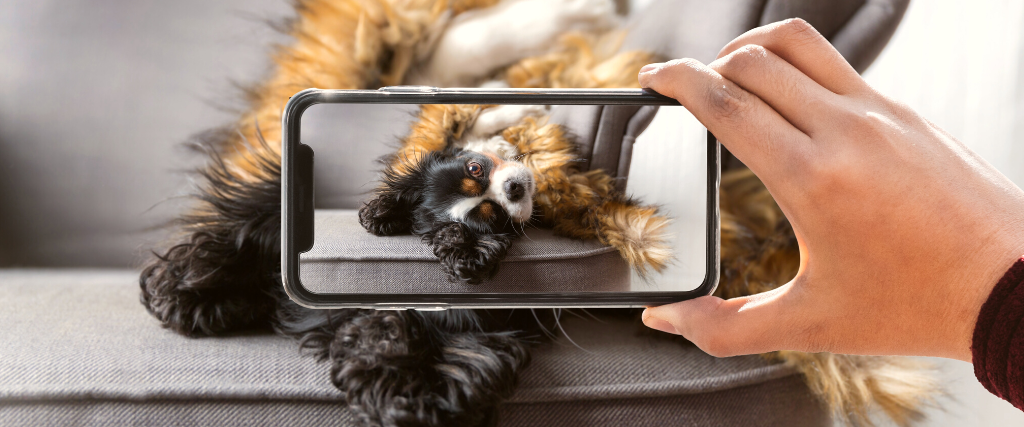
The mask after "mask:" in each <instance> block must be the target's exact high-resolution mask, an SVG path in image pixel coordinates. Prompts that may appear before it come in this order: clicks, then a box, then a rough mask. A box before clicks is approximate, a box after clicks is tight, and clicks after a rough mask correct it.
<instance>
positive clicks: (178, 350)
mask: <svg viewBox="0 0 1024 427" xmlns="http://www.w3.org/2000/svg"><path fill="white" fill-rule="evenodd" d="M650 7H652V8H660V9H655V10H654V13H647V14H644V15H642V17H641V18H639V19H637V20H635V21H634V22H633V24H632V25H633V26H634V27H633V28H634V29H636V31H634V32H633V33H632V35H631V36H630V38H629V39H628V40H627V47H644V48H647V49H655V50H657V51H658V52H659V53H661V54H663V55H665V56H673V57H677V56H691V57H695V58H697V59H699V60H702V61H705V62H707V61H710V60H712V59H713V58H714V55H715V54H716V53H717V51H718V49H719V48H720V47H721V46H722V45H724V44H725V43H726V42H727V41H729V40H730V39H732V38H733V37H735V36H736V35H738V34H740V33H742V32H743V31H745V30H746V29H749V28H752V27H755V26H757V25H759V24H763V23H767V22H772V21H776V20H780V19H783V18H787V17H792V16H801V17H804V18H805V19H807V20H808V21H810V22H811V23H812V24H814V25H815V26H816V27H818V28H819V29H820V30H821V31H822V32H823V33H824V34H825V35H826V36H828V37H830V39H831V40H833V42H834V44H836V46H837V47H839V48H840V50H841V51H842V52H843V53H844V55H846V56H847V58H848V59H850V60H851V62H852V63H853V64H854V65H855V66H856V67H857V68H858V69H860V70H863V69H864V68H865V67H867V65H868V64H870V62H871V61H872V60H873V59H874V57H875V56H876V55H877V54H878V52H879V51H880V49H881V48H882V46H884V44H885V42H886V41H887V40H888V38H889V36H890V35H891V34H892V31H893V30H894V29H895V26H896V23H898V21H899V18H900V17H901V15H902V12H903V10H904V9H905V7H906V1H905V0H868V1H864V0H843V1H838V0H837V1H831V2H817V1H813V0H807V1H798V0H790V1H782V0H769V1H764V0H730V1H716V2H704V1H696V0H695V1H678V2H656V3H654V4H653V5H651V6H650ZM287 13H288V12H287V4H286V2H280V1H277V0H267V1H258V2H256V1H230V2H228V1H222V2H201V1H191V0H190V1H178V2H173V3H172V2H155V1H136V2H123V3H119V4H117V5H116V6H113V5H105V6H97V5H96V3H94V2H83V1H65V2H61V3H59V4H55V3H50V2H34V1H29V0H13V1H7V2H3V3H0V59H2V60H3V61H4V63H5V66H4V68H2V69H0V266H2V267H3V269H0V324H3V325H4V327H3V328H0V342H4V343H5V345H4V346H2V347H0V425H118V424H133V425H223V424H230V425H279V424H286V423H287V424H312V423H317V424H328V423H329V424H338V425H350V424H352V423H353V420H352V419H351V416H350V414H349V413H348V412H347V410H346V408H345V405H344V402H343V396H341V395H340V393H339V392H338V391H337V390H335V389H333V388H332V386H331V385H330V382H329V381H328V376H327V369H328V368H327V366H326V365H325V364H318V363H316V362H315V361H314V360H313V359H312V358H310V357H307V356H303V355H301V354H300V353H299V352H298V350H297V345H296V344H295V343H294V342H291V341H289V340H287V339H284V338H280V337H277V336H274V335H271V334H269V333H266V332H260V331H254V332H249V333H241V334H237V335H233V336H228V337H220V338H203V339H188V338H184V337H181V336H178V335H175V334H174V333H172V332H170V331H167V330H163V329H161V328H160V327H159V326H158V324H157V322H156V321H155V320H154V319H152V318H151V317H149V315H148V314H147V313H146V312H145V310H144V309H143V308H142V306H141V305H140V304H139V303H138V285H137V278H138V277H137V276H138V272H137V271H136V270H133V269H132V268H133V267H135V266H137V265H138V263H139V261H140V257H141V255H143V254H144V253H145V250H146V249H147V248H149V247H152V246H153V245H154V244H155V243H156V242H158V241H159V238H160V236H161V235H162V231H160V230H158V229H154V227H155V226H158V225H160V224H162V223H163V222H165V221H166V220H168V219H170V218H172V217H173V216H174V215H175V213H177V212H179V209H180V208H181V206H182V201H181V200H179V199H178V198H175V197H174V196H176V195H181V194H185V193H187V191H188V179H187V176H186V175H184V174H181V173H179V172H180V171H181V170H182V169H184V168H183V165H188V164H192V165H197V164H198V163H197V160H196V158H194V157H189V156H188V155H187V152H186V151H184V150H181V149H180V148H178V143H180V142H181V141H184V140H186V139H187V138H188V135H189V134H190V133H192V132H195V131H198V130H201V129H204V128H208V127H211V126H215V125H219V124H223V123H226V122H229V121H230V120H231V118H232V115H233V114H232V112H231V111H225V110H224V109H222V108H221V107H223V106H225V105H230V104H231V103H230V102H225V101H223V100H222V99H223V98H222V96H223V94H224V93H225V92H226V89H225V87H228V85H225V84H224V83H225V82H226V81H227V79H229V78H235V79H244V80H251V79H254V78H258V77H259V75H260V74H261V72H262V71H263V70H264V69H265V63H264V62H263V61H264V60H263V56H264V53H265V47H264V46H266V45H268V43H269V42H272V41H275V40H277V37H278V36H276V35H275V34H274V33H273V32H271V31H270V30H268V29H266V28H265V26H264V24H263V23H262V22H261V19H263V18H274V17H279V16H285V15H287ZM362 154H363V155H364V157H365V158H366V159H367V162H369V159H370V158H372V157H373V156H372V155H371V154H372V153H362ZM564 326H565V328H566V331H567V333H568V335H569V336H571V337H572V338H573V340H574V342H575V344H576V345H573V344H572V343H569V342H567V341H564V340H560V341H557V342H554V343H548V344H543V345H540V346H539V347H538V348H537V349H536V350H535V352H534V357H533V362H532V364H531V365H530V367H529V368H528V369H527V371H526V372H525V373H524V376H523V377H522V380H521V385H520V387H519V389H518V390H517V392H516V393H515V395H514V396H513V397H512V398H511V400H510V401H509V402H508V403H506V404H505V405H504V406H503V407H502V409H501V423H502V425H511V426H515V425H541V424H543V425H599V424H600V425H623V424H625V425H652V426H653V425H787V426H789V425H807V426H811V425H828V424H829V423H830V419H829V416H828V414H827V413H826V412H825V411H824V409H823V407H822V406H821V404H820V403H819V402H818V401H817V400H815V398H814V397H813V396H812V395H811V393H810V392H809V391H808V389H807V388H806V387H805V386H804V385H803V382H802V379H801V377H800V376H798V375H797V374H796V373H794V372H793V371H792V370H790V369H789V368H786V367H784V366H781V365H777V364H772V363H770V362H768V361H766V360H763V359H761V358H759V357H756V356H750V357H736V358H729V359H715V358H712V357H710V356H707V355H705V354H704V353H702V352H700V351H699V350H698V349H696V348H695V347H693V346H692V345H688V344H686V343H681V342H679V341H672V340H664V339H655V338H653V337H652V335H651V334H644V333H638V331H639V330H640V326H639V325H638V323H637V322H636V321H635V320H625V319H619V318H611V317H607V318H602V319H599V320H597V321H595V320H584V319H579V318H573V317H571V316H567V319H566V321H565V325H564ZM577 345H578V346H577Z"/></svg>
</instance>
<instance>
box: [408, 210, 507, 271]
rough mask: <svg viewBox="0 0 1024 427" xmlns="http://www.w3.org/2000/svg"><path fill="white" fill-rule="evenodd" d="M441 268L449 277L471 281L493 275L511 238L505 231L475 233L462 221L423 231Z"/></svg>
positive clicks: (424, 238) (425, 241) (503, 256)
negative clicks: (503, 232) (498, 232)
mask: <svg viewBox="0 0 1024 427" xmlns="http://www.w3.org/2000/svg"><path fill="white" fill-rule="evenodd" d="M423 242H424V243H427V244H429V245H430V247H431V249H433V251H434V255H437V258H438V259H440V260H441V268H442V269H443V270H444V272H445V273H447V274H448V277H449V279H450V280H452V281H456V280H457V281H461V282H464V283H468V284H470V285H475V284H477V283H480V282H481V281H483V280H484V279H488V278H491V277H493V276H494V275H495V274H496V273H497V272H498V266H499V264H500V263H501V260H502V259H504V258H505V253H506V252H508V248H509V246H511V244H512V238H511V237H509V236H506V235H504V234H483V235H476V234H475V233H473V232H472V231H471V230H469V228H468V227H466V225H465V224H462V223H459V222H451V223H447V224H444V225H442V226H439V227H437V228H435V229H434V230H431V231H430V232H429V233H427V234H424V235H423Z"/></svg>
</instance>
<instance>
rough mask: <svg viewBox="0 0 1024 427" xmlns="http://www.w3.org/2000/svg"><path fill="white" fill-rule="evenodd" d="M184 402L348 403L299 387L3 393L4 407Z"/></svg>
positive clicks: (106, 387)
mask: <svg viewBox="0 0 1024 427" xmlns="http://www.w3.org/2000/svg"><path fill="white" fill-rule="evenodd" d="M62 399H63V400H126V401H146V400H160V399H163V400H183V399H235V400H266V399H275V400H307V401H323V402H344V401H345V396H344V395H342V394H341V392H340V391H337V390H335V389H318V388H311V387H305V386H295V385H266V384H264V385H260V386H256V387H253V386H250V385H238V386H230V385H229V386H213V387H211V386H208V385H193V384H187V383H186V384H162V385H155V386H153V385H146V386H142V387H125V386H123V385H111V384H102V385H99V384H91V385H77V386H75V387H68V386H65V385H42V386H28V387H14V388H11V389H6V390H0V403H11V402H48V401H55V400H62Z"/></svg>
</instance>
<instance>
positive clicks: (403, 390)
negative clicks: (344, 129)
mask: <svg viewBox="0 0 1024 427" xmlns="http://www.w3.org/2000/svg"><path fill="white" fill-rule="evenodd" d="M296 11H297V17H296V18H295V19H294V20H293V21H291V22H290V25H289V26H288V31H289V34H290V36H292V38H293V40H294V41H293V43H292V44H290V45H287V46H284V47H281V48H280V49H279V50H278V51H277V52H276V53H275V55H274V57H273V58H274V61H275V63H276V67H275V69H274V72H273V74H272V75H271V76H270V77H269V78H268V79H267V80H266V81H264V82H263V83H261V84H258V85H256V86H254V87H252V88H251V89H250V90H249V91H248V97H249V98H248V101H249V109H248V112H246V113H245V114H243V115H242V116H241V117H240V119H239V120H238V122H237V123H235V124H233V125H232V126H230V127H228V128H225V130H222V131H215V132H208V133H206V134H204V135H203V137H202V138H201V141H200V143H199V146H201V147H202V148H203V149H204V150H205V151H206V152H208V153H209V154H210V156H211V161H210V163H209V164H208V165H207V166H206V167H205V168H203V169H202V170H200V173H201V174H202V176H203V177H204V185H203V187H202V188H201V189H200V191H199V192H198V194H197V199H198V201H197V203H196V204H195V206H194V207H193V208H192V210H191V211H190V212H189V213H188V214H187V215H185V216H184V217H182V218H181V220H180V221H179V229H178V230H177V234H176V235H175V237H174V238H173V240H172V242H171V244H170V245H169V246H168V247H167V248H165V249H164V250H163V251H162V252H161V253H159V254H156V255H155V256H154V257H153V259H152V260H151V261H150V262H149V263H148V265H147V266H146V268H145V269H144V271H143V272H142V275H141V278H140V285H141V289H142V297H141V299H142V303H143V304H144V305H145V306H146V308H147V309H148V310H149V311H150V312H151V313H152V314H153V315H154V316H155V317H156V318H158V319H159V320H160V321H161V322H162V323H163V325H164V326H166V327H168V328H171V329H173V330H175V331H177V332H179V333H182V334H185V335H188V336H198V335H217V334H221V333H225V332H228V331H232V330H237V329H242V328H252V327H265V326H270V327H273V328H274V329H275V330H276V331H278V332H279V333H282V334H285V335H289V336H293V337H296V338H298V339H299V340H300V343H301V345H302V346H303V347H304V348H308V349H311V350H312V351H313V352H314V353H315V354H316V355H317V356H319V357H320V358H321V359H326V360H329V361H330V363H331V380H332V382H333V383H334V384H335V386H337V387H338V388H339V389H340V390H341V391H342V392H343V393H345V396H346V398H347V401H348V405H349V406H350V408H351V409H352V410H353V412H354V413H355V414H356V415H357V416H358V417H359V418H360V419H361V420H362V421H363V422H364V423H365V424H367V425H388V426H391V425H479V424H484V423H490V422H493V421H494V418H493V417H494V413H495V408H496V405H497V404H498V403H499V402H500V401H501V400H502V399H503V398H505V397H507V396H509V394H510V393H511V392H512V391H513V390H514V387H515V385H516V378H517V376H518V372H519V370H521V369H522V368H523V367H524V366H525V365H526V363H527V361H528V359H529V351H528V344H527V340H526V339H524V338H525V337H527V336H529V335H530V334H531V331H536V330H537V328H538V326H537V322H536V321H535V320H534V319H533V317H532V315H529V318H527V319H522V318H518V317H517V316H515V315H514V316H511V317H509V313H508V312H501V311H489V310H450V311H446V312H428V313H423V312H415V311H372V310H357V309H347V310H309V309H305V308H302V307H299V306H297V305H295V304H294V303H292V302H291V301H290V300H289V299H288V298H287V297H286V296H285V295H284V293H283V291H282V288H281V284H280V264H279V262H280V194H281V192H280V173H281V167H280V138H281V129H280V123H281V108H282V106H283V105H284V104H285V102H286V100H287V99H288V98H289V97H290V96H291V95H292V94H294V93H296V92H298V91H300V90H303V89H306V88H309V87H319V88H337V89H359V88H375V87H379V86H386V85H396V84H408V83H417V84H433V85H441V86H443V85H460V86H470V85H479V84H482V83H484V82H489V81H499V82H502V84H505V85H508V86H510V87H585V88H593V87H631V86H635V85H636V72H637V70H638V69H639V68H640V67H641V66H642V65H644V64H646V63H648V62H651V61H652V60H654V58H652V57H651V56H650V55H648V54H646V53H643V52H624V53H617V43H616V40H618V37H619V35H618V34H616V33H614V32H611V31H609V30H612V29H613V28H614V26H615V24H616V18H615V16H614V7H613V5H612V3H611V2H610V1H606V0H507V1H501V2H499V1H497V0H448V1H446V0H402V1H398V0H366V1H357V0H298V1H297V2H296ZM525 35H529V37H524V36H525ZM508 46H513V48H511V49H510V48H508ZM481 110H482V108H481V107H475V106H474V107H466V106H432V107H427V108H425V109H424V110H423V111H422V112H421V115H420V120H419V121H418V122H417V124H416V127H415V128H414V129H413V130H412V131H411V132H412V133H411V135H419V136H422V137H423V138H416V139H415V141H413V139H411V138H407V139H406V141H407V144H405V145H404V146H403V148H402V150H403V152H402V153H400V154H401V155H400V156H396V157H395V158H394V159H396V160H394V161H393V162H392V163H391V164H390V165H389V170H390V171H391V172H389V173H390V174H391V175H390V178H387V180H386V181H394V182H396V183H400V182H401V181H402V179H403V178H402V177H406V176H410V177H411V176H415V174H416V172H415V171H416V170H417V168H422V167H424V166H425V165H427V164H428V163H425V161H426V162H430V161H431V160H430V159H434V158H437V159H444V158H445V156H450V157H452V158H455V159H459V160H458V163H457V164H459V165H460V167H464V168H466V169H460V172H463V173H464V175H463V177H465V174H468V176H470V177H474V176H475V175H474V174H476V173H480V174H487V176H488V177H490V176H491V170H489V169H488V167H490V168H492V169H494V168H495V167H496V166H495V165H496V164H497V162H496V161H495V159H492V158H490V157H487V156H486V155H484V156H483V157H478V156H476V155H475V154H466V155H465V156H464V157H460V154H459V152H458V151H449V152H447V153H446V152H445V150H446V148H448V146H449V145H450V143H451V142H452V138H453V137H454V138H455V139H459V137H460V135H461V132H465V131H468V129H469V128H470V127H472V126H470V125H471V124H472V123H474V120H476V119H479V118H480V117H481V116H482V115H483V114H484V113H485V112H486V111H481ZM496 132H498V133H500V136H501V138H502V139H503V140H504V141H505V142H507V143H509V144H511V145H512V146H513V147H515V148H516V150H517V151H518V152H519V153H520V154H523V153H530V154H528V155H525V156H523V157H521V158H520V161H521V163H522V164H523V165H524V167H527V168H529V169H530V170H531V171H532V172H533V179H534V180H533V182H530V183H527V182H525V180H520V184H521V185H524V186H525V185H532V186H533V188H532V190H533V197H532V199H531V200H530V203H532V204H534V205H536V207H537V208H538V209H537V210H538V211H540V212H542V214H543V217H544V218H548V219H551V223H550V225H551V226H553V227H554V228H555V229H556V230H557V231H559V232H561V233H563V234H566V235H569V236H573V237H579V238H599V239H603V240H604V241H606V242H607V243H609V244H612V245H614V246H616V247H618V248H619V250H620V252H621V253H623V255H624V256H626V257H627V259H630V257H633V258H632V259H630V261H631V263H632V264H633V265H634V266H640V268H644V267H642V266H647V268H654V269H657V268H659V265H658V263H659V262H663V261H664V260H665V259H667V257H668V254H666V253H662V252H659V251H657V250H655V251H652V250H650V249H651V248H656V247H658V246H659V245H657V244H654V245H647V244H641V245H640V246H637V247H636V248H637V250H630V249H629V248H630V246H629V245H630V243H629V242H636V241H640V242H643V241H644V240H643V239H639V240H638V239H637V236H642V235H644V234H643V233H645V232H647V231H651V232H653V233H651V234H648V235H649V236H657V231H658V227H659V221H660V219H659V218H660V217H658V216H657V214H656V211H655V210H653V209H652V208H645V207H643V206H641V205H638V204H636V203H634V202H630V201H628V200H627V199H625V198H624V197H622V196H621V195H617V194H615V193H614V192H613V191H612V190H611V189H612V187H613V186H612V184H611V182H610V178H608V176H607V175H605V174H603V173H601V172H600V171H594V172H586V173H579V172H576V171H573V170H572V169H571V168H568V167H565V165H566V162H569V161H571V159H573V158H575V157H576V155H575V154H574V153H573V152H572V144H571V143H570V141H569V140H568V139H567V138H566V137H565V135H564V133H563V132H562V130H561V129H560V128H559V127H558V126H555V125H550V124H545V123H544V121H543V119H542V118H540V117H526V116H525V115H524V117H523V118H522V119H521V120H518V121H516V122H515V123H514V124H512V125H511V126H507V127H504V128H503V129H500V130H497V131H496ZM463 151H465V150H463ZM470 151H472V150H470ZM485 151H486V150H485ZM477 153H478V152H477ZM544 156H549V157H544ZM400 159H411V160H400ZM497 160H498V161H504V158H498V159H497ZM489 161H490V162H491V163H488V162H489ZM474 162H475V163H476V166H478V167H480V169H479V172H475V171H477V169H475V167H473V166H472V165H471V163H474ZM481 176H482V175H481ZM505 181H506V180H502V187H501V190H502V191H505V190H506V189H505V188H504V182H505ZM474 182H476V184H473V183H464V184H465V186H466V188H465V189H461V188H460V190H464V192H466V193H467V194H469V193H473V192H486V191H487V189H488V188H491V187H492V185H491V184H490V182H489V181H488V182H486V183H484V182H483V181H477V180H474ZM462 184H463V183H462V182H461V181H460V184H459V185H462ZM402 185H405V184H399V185H396V186H394V188H398V187H401V186H402ZM390 190H391V188H390V187H389V186H388V185H387V184H385V185H383V186H382V187H381V189H380V191H379V192H378V193H377V195H376V197H375V198H374V199H373V200H372V201H370V202H369V204H368V205H367V207H366V208H364V210H363V215H362V219H363V221H364V225H367V226H368V228H369V229H371V230H372V231H374V232H377V233H379V234H389V233H393V232H402V231H412V232H418V233H421V234H424V235H427V234H428V233H430V232H434V236H435V237H436V231H435V230H433V229H432V228H430V227H427V226H426V225H423V224H420V225H417V224H415V223H414V221H412V220H411V219H408V217H405V216H403V215H399V216H402V217H403V218H397V217H394V216H389V210H388V208H389V207H391V208H394V207H396V206H397V207H398V209H405V208H406V207H403V206H401V202H402V201H401V197H396V196H395V195H394V194H391V193H390ZM526 190H527V189H526V188H523V189H522V191H523V193H524V194H523V195H522V196H519V198H518V199H516V201H514V202H512V203H513V204H515V203H519V204H520V205H523V204H525V202H524V201H523V200H524V199H523V198H524V197H526ZM498 191H499V190H494V192H498ZM517 192H518V190H516V189H514V188H511V187H510V188H508V189H507V191H506V194H505V195H504V196H503V197H506V199H507V200H509V201H511V199H515V198H516V195H515V194H513V193H517ZM491 201H492V202H493V200H491ZM481 202H482V201H481ZM467 203H468V202H467ZM509 206H511V205H509ZM466 207H470V209H468V210H467V209H466ZM495 207H497V206H492V210H491V212H490V214H488V212H486V209H487V208H485V207H484V205H482V204H480V203H476V204H473V205H472V206H469V205H463V206H462V207H461V208H458V209H455V211H452V209H453V208H454V206H446V207H443V206H434V207H432V208H431V209H438V210H444V209H448V211H449V212H454V213H456V214H462V215H468V214H471V213H474V209H476V210H477V211H475V213H474V214H475V215H478V216H479V218H485V217H490V218H491V220H497V219H498V215H499V212H498V210H497V209H493V208H495ZM520 207H521V208H522V209H524V210H525V206H520ZM531 208H532V207H531ZM502 210H503V211H504V215H517V213H516V211H515V208H513V207H508V208H506V207H502ZM390 212H392V213H394V212H395V211H390ZM491 215H494V216H493V217H491ZM518 215H520V216H521V215H522V212H520V213H519V214H518ZM631 215H632V216H631ZM638 218H639V220H638ZM424 224H425V223H424ZM581 225H582V226H581ZM431 227H432V226H431ZM594 230H605V231H594ZM645 230H646V231H645ZM616 232H618V233H619V237H616ZM623 233H626V234H623ZM629 233H633V234H629ZM636 233H640V234H636ZM623 236H625V237H623ZM475 238H479V236H475ZM616 238H624V239H625V240H626V241H620V242H617V241H616V240H615V239H616ZM652 241H654V242H655V243H656V242H657V239H656V238H655V239H654V240H652ZM624 248H625V250H624ZM722 256H723V258H722V282H721V285H720V286H719V290H718V294H719V295H720V296H722V297H726V298H728V297H733V296H738V295H748V294H751V293H756V292H761V291H764V290H767V289H771V288H773V287H776V286H779V285H782V284H784V283H786V282H787V281H788V280H789V279H790V278H792V277H793V275H794V274H795V272H796V269H797V267H798V262H799V254H798V251H797V245H796V242H795V239H794V238H793V233H792V230H791V229H790V228H789V224H788V222H787V221H786V219H785V217H784V216H783V214H782V212H781V211H780V210H779V209H778V207H777V206H776V205H775V203H774V202H773V200H772V199H771V196H770V195H769V194H768V192H767V191H766V190H765V189H764V187H763V186H762V185H761V184H760V182H759V181H758V180H757V179H756V177H754V176H753V175H752V174H751V173H749V171H746V170H736V171H730V172H726V173H725V174H724V176H723V180H722ZM449 268H450V269H451V270H450V271H451V273H452V274H453V276H454V277H456V278H458V279H461V280H465V281H467V282H471V281H474V280H477V279H479V278H481V277H485V276H486V275H487V274H489V270H488V267H487V266H482V267H480V266H477V267H471V268H460V267H459V265H457V263H454V264H452V263H450V264H449ZM527 313H528V312H527ZM766 357H771V358H777V359H780V360H782V361H783V362H785V363H788V364H791V365H793V366H794V367H796V368H797V369H799V370H800V371H802V372H803V373H804V374H805V376H806V378H807V382H808V384H809V385H810V387H811V389H812V390H813V391H814V392H816V393H817V394H818V395H819V396H821V398H822V399H823V401H824V402H825V403H826V404H827V405H828V406H829V407H830V408H831V409H832V410H833V411H834V412H835V413H836V414H837V415H839V416H840V417H842V418H845V419H848V420H853V421H855V422H858V423H870V420H869V418H868V413H869V411H870V410H872V409H873V408H880V409H881V410H883V411H884V412H885V413H886V414H888V415H889V416H890V417H891V418H892V419H893V420H895V421H896V422H897V423H900V424H908V423H910V422H911V421H912V420H913V419H914V418H915V417H916V416H917V415H918V414H919V413H918V411H919V409H920V407H921V405H922V403H923V402H924V401H925V400H926V399H927V398H928V396H929V393H930V390H931V383H930V382H929V381H928V377H927V376H925V375H922V374H921V373H920V372H919V370H918V369H917V367H916V366H914V363H913V362H909V361H906V360H905V359H898V358H879V357H863V356H843V355H832V354H802V353H795V352H780V353H772V354H769V355H766Z"/></svg>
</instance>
